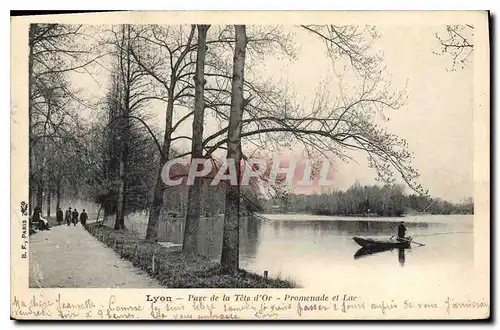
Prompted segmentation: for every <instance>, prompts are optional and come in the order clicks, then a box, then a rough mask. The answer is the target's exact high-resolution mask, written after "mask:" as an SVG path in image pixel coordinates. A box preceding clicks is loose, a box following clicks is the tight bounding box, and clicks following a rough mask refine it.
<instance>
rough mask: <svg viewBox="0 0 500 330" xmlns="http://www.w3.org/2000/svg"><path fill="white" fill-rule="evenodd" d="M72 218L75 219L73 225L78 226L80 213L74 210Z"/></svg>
mask: <svg viewBox="0 0 500 330" xmlns="http://www.w3.org/2000/svg"><path fill="white" fill-rule="evenodd" d="M71 215H72V218H73V225H74V226H76V224H77V223H78V211H77V210H76V209H73V213H71Z"/></svg>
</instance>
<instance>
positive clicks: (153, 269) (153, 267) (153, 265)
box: [151, 253, 155, 274]
mask: <svg viewBox="0 0 500 330" xmlns="http://www.w3.org/2000/svg"><path fill="white" fill-rule="evenodd" d="M152 259H153V260H152V266H151V269H152V272H153V274H154V273H155V254H154V253H153V258H152Z"/></svg>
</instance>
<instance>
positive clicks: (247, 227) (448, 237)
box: [127, 214, 474, 291]
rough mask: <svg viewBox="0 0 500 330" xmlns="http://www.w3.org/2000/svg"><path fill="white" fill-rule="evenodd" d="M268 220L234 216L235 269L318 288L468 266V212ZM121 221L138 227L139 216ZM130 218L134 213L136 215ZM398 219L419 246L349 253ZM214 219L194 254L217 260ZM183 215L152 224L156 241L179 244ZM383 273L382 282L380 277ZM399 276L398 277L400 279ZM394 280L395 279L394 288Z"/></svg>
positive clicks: (204, 225)
mask: <svg viewBox="0 0 500 330" xmlns="http://www.w3.org/2000/svg"><path fill="white" fill-rule="evenodd" d="M263 216H264V217H266V218H267V219H268V221H262V220H259V219H256V218H250V217H244V218H242V219H241V220H240V267H242V268H244V269H247V270H249V271H252V272H255V273H258V274H263V272H264V271H266V270H267V271H268V272H269V276H273V277H281V278H286V279H291V280H293V281H295V282H296V283H297V284H298V285H299V286H301V287H307V288H321V287H324V285H325V283H329V282H332V281H334V282H335V283H337V284H339V283H340V284H341V283H348V282H349V281H352V279H353V278H359V280H360V286H363V285H367V286H369V287H370V288H371V289H372V288H373V285H374V284H377V285H381V286H382V287H383V289H384V290H386V291H387V290H389V291H390V290H391V289H393V286H392V285H390V283H392V284H394V283H399V282H401V281H403V282H404V283H406V284H405V285H411V283H413V282H411V281H420V282H422V281H431V282H433V283H434V282H435V283H440V281H441V282H443V283H444V282H449V281H447V280H446V279H447V278H448V277H449V275H450V274H454V276H455V277H456V276H462V274H463V276H466V273H467V271H468V270H470V269H472V267H473V265H474V237H473V221H472V220H473V216H470V215H421V216H407V217H402V218H356V217H341V216H312V215H305V214H304V215H301V214H265V215H263ZM133 218H134V219H135V221H133V222H131V218H130V217H129V220H128V221H127V227H128V228H131V226H132V227H133V228H131V229H134V227H135V229H136V230H137V226H138V225H137V223H138V222H140V223H141V226H142V227H143V229H142V230H140V231H141V232H142V231H145V222H146V221H147V217H145V216H143V215H140V216H137V217H133ZM138 218H141V219H140V221H137V220H139V219H138ZM401 220H403V221H405V225H406V227H407V229H408V232H407V235H408V236H412V237H414V240H415V241H416V242H419V243H422V244H425V246H420V247H419V246H417V245H416V244H413V245H412V248H411V249H406V250H401V251H400V250H398V249H395V250H390V251H385V252H380V253H376V254H373V255H366V256H363V257H360V258H358V259H355V258H354V255H355V253H356V252H357V251H358V249H359V248H360V247H359V246H358V245H357V244H356V243H355V242H354V241H353V239H352V237H354V236H361V237H375V236H377V237H381V238H383V237H386V238H389V237H390V236H391V235H393V234H394V233H395V228H396V227H397V225H398V224H399V222H400V221H401ZM222 221H223V219H222V217H218V218H202V219H201V220H200V237H199V242H198V244H199V253H201V254H203V255H205V256H207V257H209V258H211V259H213V260H219V258H220V253H221V248H222V225H223V223H222ZM183 230H184V219H183V218H169V219H168V220H167V221H163V222H161V224H160V241H169V242H174V243H178V244H181V243H182V233H183ZM381 275H382V276H383V279H384V281H382V282H381V280H380V278H381ZM403 279H404V280H403ZM398 286H399V285H395V286H394V288H396V287H398Z"/></svg>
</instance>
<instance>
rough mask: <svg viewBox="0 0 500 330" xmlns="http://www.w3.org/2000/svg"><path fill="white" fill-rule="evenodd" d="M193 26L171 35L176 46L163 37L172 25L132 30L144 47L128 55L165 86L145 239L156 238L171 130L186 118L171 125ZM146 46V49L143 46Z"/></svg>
mask: <svg viewBox="0 0 500 330" xmlns="http://www.w3.org/2000/svg"><path fill="white" fill-rule="evenodd" d="M195 29H196V27H195V26H194V25H193V26H191V28H190V32H189V35H188V36H187V40H185V39H184V38H183V33H182V31H181V33H180V36H179V35H175V36H174V39H175V41H176V42H177V43H178V44H177V46H173V45H172V44H169V43H168V42H166V41H165V40H166V39H167V40H169V41H171V39H170V38H171V36H170V34H171V33H172V34H173V33H174V32H173V29H169V28H162V27H159V26H152V27H147V28H145V29H144V30H141V31H136V33H137V39H138V40H139V41H141V40H142V43H141V44H139V43H137V45H141V46H142V47H144V48H145V49H146V50H145V54H144V55H143V56H141V55H140V54H138V53H137V52H135V51H133V52H132V55H133V56H134V58H135V60H136V61H137V63H138V64H139V65H140V66H141V67H142V68H143V69H144V70H145V71H146V72H147V73H148V74H149V75H150V76H151V77H153V78H154V79H155V80H156V81H157V82H158V83H159V84H160V85H161V86H162V87H163V88H164V89H165V90H166V94H167V95H166V102H167V106H166V118H165V133H164V137H163V144H162V150H161V153H160V161H159V164H158V172H157V173H158V174H157V179H156V184H155V188H154V193H153V200H152V203H151V206H150V211H149V219H148V226H147V231H146V239H147V240H156V239H157V237H158V223H159V218H160V213H161V209H162V207H163V194H164V191H165V184H164V183H163V180H162V170H163V167H164V165H165V164H166V163H167V161H168V159H169V156H170V151H171V150H170V149H171V143H172V134H173V132H174V131H175V128H176V127H177V126H178V125H179V124H180V122H182V121H183V120H185V118H187V117H183V118H184V119H181V120H180V121H179V122H177V123H176V124H175V126H174V123H173V112H174V105H175V103H176V102H178V101H179V100H180V99H182V98H183V97H185V96H186V95H185V93H186V92H187V90H188V89H189V88H190V87H189V84H188V85H186V84H185V82H184V79H185V78H186V77H189V75H191V72H192V71H189V69H190V67H191V66H192V64H193V62H192V61H191V60H190V58H189V57H188V54H189V52H191V51H192V50H193V48H192V43H193V37H194V32H195ZM148 46H149V49H148V48H147V47H148ZM174 47H175V48H174ZM155 50H156V52H155ZM165 53H166V55H167V59H165V57H163V56H162V55H165ZM165 63H169V65H168V64H167V65H165Z"/></svg>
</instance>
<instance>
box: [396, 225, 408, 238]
mask: <svg viewBox="0 0 500 330" xmlns="http://www.w3.org/2000/svg"><path fill="white" fill-rule="evenodd" d="M405 235H406V227H405V223H404V221H401V223H400V224H399V226H398V238H399V239H404V238H405Z"/></svg>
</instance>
